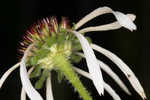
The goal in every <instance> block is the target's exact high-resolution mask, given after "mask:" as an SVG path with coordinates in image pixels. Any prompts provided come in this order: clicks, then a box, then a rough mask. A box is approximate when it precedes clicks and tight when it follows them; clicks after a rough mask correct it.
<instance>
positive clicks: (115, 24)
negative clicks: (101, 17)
mask: <svg viewBox="0 0 150 100" xmlns="http://www.w3.org/2000/svg"><path fill="white" fill-rule="evenodd" d="M127 16H128V17H129V18H130V19H131V20H132V21H134V20H135V18H136V16H135V15H134V14H127ZM121 27H122V26H121V25H120V24H119V22H118V21H116V22H113V23H109V24H105V25H100V26H90V27H86V28H83V29H81V30H79V33H86V32H92V31H109V30H116V29H119V28H121Z"/></svg>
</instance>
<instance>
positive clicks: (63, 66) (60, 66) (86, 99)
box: [53, 54, 92, 100]
mask: <svg viewBox="0 0 150 100" xmlns="http://www.w3.org/2000/svg"><path fill="white" fill-rule="evenodd" d="M53 61H54V63H55V65H56V68H57V70H59V71H61V72H62V73H63V74H64V76H65V77H66V79H67V80H69V82H70V83H71V84H72V85H73V87H74V88H75V89H76V90H77V91H78V93H79V95H80V96H81V97H82V98H83V100H92V98H91V96H90V95H89V93H88V91H87V90H86V89H85V88H84V86H83V84H82V83H81V81H80V80H79V78H78V76H77V74H76V73H75V72H74V70H73V69H72V65H71V64H70V62H69V61H68V59H67V58H66V57H65V56H64V55H62V54H57V55H56V56H55V57H54V59H53Z"/></svg>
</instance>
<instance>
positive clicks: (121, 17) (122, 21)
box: [113, 11, 137, 31]
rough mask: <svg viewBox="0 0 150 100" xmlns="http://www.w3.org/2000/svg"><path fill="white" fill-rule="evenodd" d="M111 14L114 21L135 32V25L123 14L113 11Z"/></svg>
mask: <svg viewBox="0 0 150 100" xmlns="http://www.w3.org/2000/svg"><path fill="white" fill-rule="evenodd" d="M113 14H114V15H115V17H116V19H117V20H118V22H119V24H120V25H121V26H123V27H125V28H127V29H129V30H130V31H133V30H136V29H137V28H136V25H135V24H134V23H133V22H132V20H131V19H130V18H129V17H128V16H127V15H125V14H123V13H121V12H119V11H114V12H113Z"/></svg>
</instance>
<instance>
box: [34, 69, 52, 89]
mask: <svg viewBox="0 0 150 100" xmlns="http://www.w3.org/2000/svg"><path fill="white" fill-rule="evenodd" d="M48 75H49V72H48V70H43V72H42V75H41V77H40V78H39V80H38V81H37V82H36V83H35V88H36V89H41V88H42V87H43V84H44V82H45V80H46V79H47V77H48Z"/></svg>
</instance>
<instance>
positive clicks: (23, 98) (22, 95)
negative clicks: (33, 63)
mask: <svg viewBox="0 0 150 100" xmlns="http://www.w3.org/2000/svg"><path fill="white" fill-rule="evenodd" d="M33 69H34V67H31V68H30V69H29V71H28V76H29V75H30V74H31V72H32V71H33ZM21 100H26V92H25V90H24V89H23V88H22V89H21Z"/></svg>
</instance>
